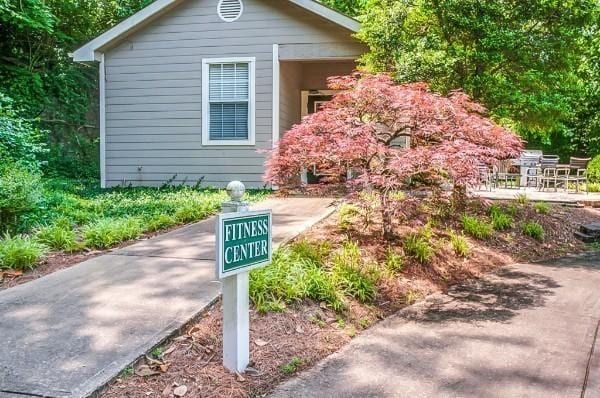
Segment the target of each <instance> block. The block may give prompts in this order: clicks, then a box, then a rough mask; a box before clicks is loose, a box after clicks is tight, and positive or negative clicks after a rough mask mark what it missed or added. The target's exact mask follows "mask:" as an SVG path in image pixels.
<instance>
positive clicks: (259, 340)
mask: <svg viewBox="0 0 600 398" xmlns="http://www.w3.org/2000/svg"><path fill="white" fill-rule="evenodd" d="M254 344H256V345H257V346H259V347H264V346H266V345H267V344H269V342H268V341H265V340H262V339H256V340H254Z"/></svg>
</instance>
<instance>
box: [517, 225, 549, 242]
mask: <svg viewBox="0 0 600 398" xmlns="http://www.w3.org/2000/svg"><path fill="white" fill-rule="evenodd" d="M522 230H523V234H524V235H527V236H530V237H532V238H533V239H536V240H539V241H542V240H544V234H545V233H544V228H543V227H542V226H541V225H540V224H538V223H537V222H535V221H526V222H525V223H523V227H522Z"/></svg>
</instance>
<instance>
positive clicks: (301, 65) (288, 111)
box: [279, 59, 356, 183]
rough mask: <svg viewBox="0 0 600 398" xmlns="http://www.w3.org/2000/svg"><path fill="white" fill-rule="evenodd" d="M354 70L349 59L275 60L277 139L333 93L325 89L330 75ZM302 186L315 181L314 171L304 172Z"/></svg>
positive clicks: (353, 64) (352, 61)
mask: <svg viewBox="0 0 600 398" xmlns="http://www.w3.org/2000/svg"><path fill="white" fill-rule="evenodd" d="M354 70H356V63H355V61H354V60H352V59H341V60H340V59H337V60H310V61H285V60H280V61H279V137H283V136H284V135H285V133H286V132H287V131H288V130H290V129H291V128H292V126H294V125H295V124H298V123H300V122H301V120H302V118H303V117H304V116H307V115H309V114H311V113H314V112H316V111H317V110H318V109H319V107H320V106H321V105H322V104H324V103H326V102H328V101H330V100H331V98H332V96H333V95H334V94H335V93H336V91H335V90H330V89H329V87H328V86H327V79H328V78H329V77H332V76H343V75H348V74H351V73H352V72H353V71H354ZM301 178H302V182H303V183H311V182H316V181H318V179H319V175H318V172H317V171H316V170H307V172H306V173H303V175H302V176H301Z"/></svg>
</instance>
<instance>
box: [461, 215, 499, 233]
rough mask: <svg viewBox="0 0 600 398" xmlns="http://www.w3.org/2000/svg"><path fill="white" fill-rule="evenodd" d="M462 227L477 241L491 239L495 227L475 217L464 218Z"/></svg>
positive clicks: (467, 216)
mask: <svg viewBox="0 0 600 398" xmlns="http://www.w3.org/2000/svg"><path fill="white" fill-rule="evenodd" d="M462 226H463V229H464V230H465V232H466V233H467V234H469V235H471V236H473V237H475V238H477V239H489V238H490V237H491V236H492V232H493V225H491V224H490V223H488V222H486V221H483V220H479V219H477V218H475V217H472V216H469V215H466V214H465V215H464V216H462Z"/></svg>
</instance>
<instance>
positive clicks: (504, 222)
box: [491, 212, 513, 231]
mask: <svg viewBox="0 0 600 398" xmlns="http://www.w3.org/2000/svg"><path fill="white" fill-rule="evenodd" d="M491 217H492V226H493V227H494V229H495V230H497V231H504V230H506V229H510V228H512V225H513V219H512V217H510V216H509V215H508V214H504V213H499V212H497V213H492V216H491Z"/></svg>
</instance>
